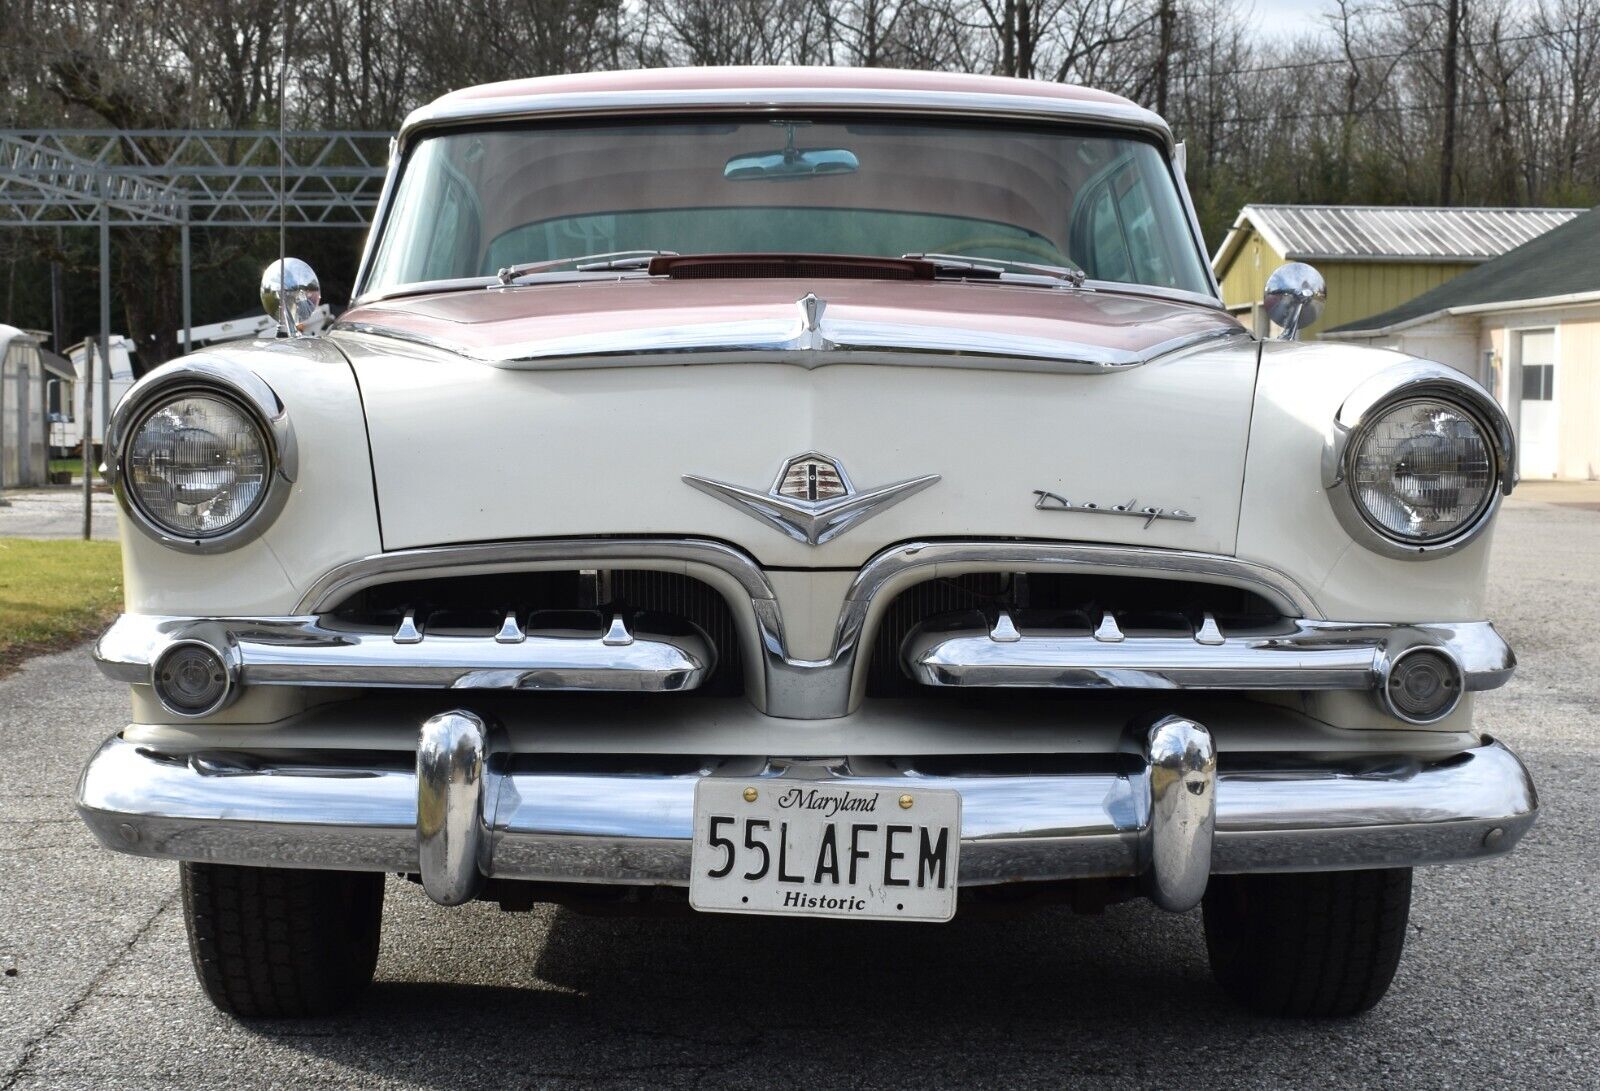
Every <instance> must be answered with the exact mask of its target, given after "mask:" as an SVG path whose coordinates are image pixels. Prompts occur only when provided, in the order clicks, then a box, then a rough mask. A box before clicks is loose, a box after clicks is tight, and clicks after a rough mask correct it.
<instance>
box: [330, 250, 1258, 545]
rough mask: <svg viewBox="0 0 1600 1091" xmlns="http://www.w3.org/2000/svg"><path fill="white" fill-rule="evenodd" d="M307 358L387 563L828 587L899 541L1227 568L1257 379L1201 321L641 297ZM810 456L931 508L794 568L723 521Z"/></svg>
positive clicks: (517, 312)
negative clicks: (706, 553)
mask: <svg viewBox="0 0 1600 1091" xmlns="http://www.w3.org/2000/svg"><path fill="white" fill-rule="evenodd" d="M331 336H332V338H333V340H334V342H335V343H336V344H338V345H339V346H340V347H341V348H342V349H343V350H344V352H345V353H346V355H347V356H348V357H349V358H350V360H351V363H352V366H353V367H354V369H355V373H356V377H357V380H358V382H359V384H360V387H361V394H362V399H363V403H364V405H365V407H366V412H367V418H368V420H367V424H368V432H369V436H370V440H371V447H372V455H373V463H374V481H375V485H376V488H377V495H378V508H379V512H380V518H381V523H382V532H383V543H384V547H385V548H386V549H399V548H411V547H417V546H425V545H435V544H444V543H452V542H470V541H495V540H507V539H522V538H544V537H568V536H591V535H624V534H626V535H673V536H679V535H682V536H700V537H712V538H719V539H722V540H725V541H730V542H733V543H735V544H738V545H739V546H741V547H742V548H744V549H746V550H747V551H748V552H750V553H751V554H752V555H754V556H755V557H756V558H757V559H758V560H760V561H761V562H763V563H765V564H768V565H777V566H790V567H801V568H836V567H856V566H859V565H860V564H861V563H863V562H864V561H865V560H866V559H867V558H869V557H870V556H871V555H872V554H873V553H876V552H877V551H879V550H880V549H882V548H884V547H885V546H888V545H890V544H893V543H896V542H901V541H906V540H910V539H918V538H950V537H1005V538H1039V539H1057V540H1077V541H1088V542H1117V543H1131V544H1137V545H1147V546H1163V547H1171V548H1182V549H1194V550H1203V551H1207V552H1217V553H1229V552H1231V551H1232V550H1233V547H1234V541H1235V532H1236V528H1237V522H1238V510H1239V492H1240V487H1241V480H1242V476H1243V466H1244V454H1245V444H1246V439H1247V436H1248V431H1249V418H1250V405H1251V400H1252V394H1253V389H1254V381H1255V368H1256V355H1257V354H1256V344H1255V343H1254V342H1253V341H1252V340H1251V339H1250V338H1249V337H1248V336H1247V335H1245V334H1244V332H1243V331H1242V330H1241V329H1240V328H1239V326H1238V325H1237V323H1236V322H1234V321H1233V319H1232V318H1231V317H1229V316H1227V315H1225V314H1222V313H1221V312H1219V311H1217V310H1216V309H1214V308H1209V307H1201V306H1195V305H1190V304H1184V303H1177V302H1168V301H1164V300H1156V299H1151V298H1148V297H1138V296H1131V295H1120V294H1112V293H1104V292H1087V291H1065V290H1059V289H1045V288H1040V289H1034V288H1020V287H1013V286H1009V285H1006V286H1002V285H995V284H971V283H952V284H945V283H936V284H928V283H919V284H899V283H885V282H866V281H816V280H811V281H797V280H706V281H666V280H654V279H653V280H640V281H626V280H623V281H609V282H606V283H603V284H595V283H593V282H585V283H568V284H555V285H548V284H547V285H540V286H537V287H530V288H519V289H513V290H507V291H467V292H455V293H449V294H442V293H441V294H436V295H424V296H417V297H409V298H402V299H395V300H389V301H384V302H380V303H376V304H369V305H365V306H361V307H358V308H354V309H352V310H351V311H350V312H348V313H347V314H346V315H345V316H344V317H343V318H342V319H341V320H340V322H339V323H338V325H337V326H336V327H335V330H334V332H333V333H332V335H331ZM646 365H657V366H646ZM812 452H815V453H819V454H822V455H825V456H828V457H830V458H832V459H835V460H837V462H838V464H839V465H840V467H841V468H842V469H843V470H844V472H845V474H846V476H847V477H848V478H849V479H850V480H851V483H852V485H853V486H854V487H855V489H856V490H857V491H858V492H859V493H870V492H872V491H874V490H876V489H879V488H881V487H885V486H890V485H895V484H899V483H902V482H906V481H911V480H915V479H923V478H928V477H931V476H935V475H936V476H937V481H936V482H934V483H932V484H931V485H927V486H925V487H923V488H921V489H920V490H916V491H914V492H912V491H908V492H907V493H906V494H905V496H904V498H903V499H901V500H900V501H899V502H897V503H895V504H894V505H893V506H886V507H883V508H881V509H877V510H875V511H874V512H873V514H872V515H871V517H870V518H858V519H856V520H854V521H852V522H850V524H849V526H848V529H847V530H846V531H844V532H842V533H839V534H838V535H837V536H836V537H833V538H832V539H831V540H829V541H826V542H823V543H822V544H819V545H813V544H809V543H808V542H805V541H798V540H795V539H794V538H792V537H790V536H788V535H786V534H785V533H783V532H782V531H781V530H780V529H778V528H777V527H775V526H773V525H772V524H771V522H770V521H766V520H763V519H761V518H758V517H753V516H752V514H751V510H750V507H751V505H749V504H743V505H741V504H739V503H729V502H727V501H728V499H729V497H728V495H727V493H728V492H729V491H730V490H732V491H738V490H745V491H746V492H749V493H753V494H756V497H755V499H756V500H758V501H759V499H760V495H761V494H764V493H766V492H767V491H768V490H769V489H772V488H773V487H774V484H775V481H776V478H777V476H778V474H779V472H780V471H781V470H782V469H783V468H784V466H785V464H786V463H787V461H788V460H789V459H791V458H793V457H795V456H799V455H804V454H808V453H812ZM686 476H694V477H698V478H701V479H703V480H702V481H700V482H698V483H697V484H691V483H689V482H687V481H686V480H685V478H686ZM707 481H709V482H715V483H720V484H721V485H723V486H727V487H728V488H726V489H721V490H719V489H717V488H715V487H711V488H707V487H706V482H707ZM1041 492H1043V493H1047V494H1049V495H1048V496H1046V497H1044V498H1043V499H1042V500H1041V497H1040V496H1039V493H1041ZM1091 503H1092V504H1096V505H1099V506H1100V507H1101V508H1111V507H1114V506H1116V505H1131V506H1134V507H1138V508H1145V507H1152V508H1158V509H1161V510H1162V511H1163V512H1164V513H1166V515H1165V516H1164V517H1160V518H1154V519H1151V518H1132V517H1126V516H1123V517H1114V516H1108V515H1105V514H1095V513H1093V512H1090V511H1084V510H1081V509H1082V506H1083V505H1086V504H1091ZM1041 504H1042V506H1041ZM1068 505H1070V506H1068ZM757 506H759V505H757ZM1177 511H1181V512H1182V513H1183V516H1180V517H1171V516H1172V513H1174V512H1177ZM1184 516H1192V519H1190V518H1186V517H1184Z"/></svg>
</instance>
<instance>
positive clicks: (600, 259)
mask: <svg viewBox="0 0 1600 1091" xmlns="http://www.w3.org/2000/svg"><path fill="white" fill-rule="evenodd" d="M677 256H678V252H677V251H676V250H614V251H612V252H611V253H609V254H584V255H581V256H579V257H575V258H552V259H550V260H549V261H530V262H524V263H523V264H521V265H508V266H506V267H505V268H504V269H502V270H500V272H499V274H498V275H499V277H500V283H501V284H514V283H516V282H517V281H518V280H519V279H521V278H522V277H525V276H528V275H529V274H532V273H545V272H552V271H554V270H557V269H563V268H568V267H570V268H571V269H572V271H573V272H575V273H604V272H610V271H613V270H617V269H646V268H648V267H649V265H650V263H651V262H652V261H653V260H655V259H656V258H671V257H677Z"/></svg>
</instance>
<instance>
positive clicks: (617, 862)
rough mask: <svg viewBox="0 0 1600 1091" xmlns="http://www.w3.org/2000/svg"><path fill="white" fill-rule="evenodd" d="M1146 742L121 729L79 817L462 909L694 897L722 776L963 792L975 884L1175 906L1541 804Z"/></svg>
mask: <svg viewBox="0 0 1600 1091" xmlns="http://www.w3.org/2000/svg"><path fill="white" fill-rule="evenodd" d="M1138 743H1139V749H1140V750H1141V751H1142V753H1143V760H1142V761H1141V760H1140V759H1139V757H1138V756H1137V755H1123V756H1122V757H1123V758H1125V759H1127V761H1126V762H1125V764H1124V765H1123V766H1122V767H1121V768H1119V769H1114V768H1112V767H1110V766H1107V765H1104V764H1103V763H1102V764H1101V765H1100V766H1099V767H1094V766H1086V767H1084V768H1083V769H1082V771H1066V772H1056V771H1051V772H1026V771H1023V772H1016V773H1009V772H1006V773H1002V772H987V771H983V770H982V769H976V770H974V771H970V772H962V773H959V774H957V773H944V772H939V773H935V772H925V771H920V770H918V769H917V768H916V767H915V765H914V763H909V762H904V761H894V760H889V759H870V758H851V759H843V760H829V761H788V760H780V759H755V758H727V759H716V760H707V761H704V762H700V763H698V764H699V767H698V768H682V769H676V770H674V769H670V768H666V767H665V766H663V767H661V768H660V770H659V771H658V772H654V773H651V772H640V771H637V770H630V771H627V772H607V771H598V770H584V769H582V768H581V767H580V768H578V769H574V768H572V766H571V759H568V761H567V763H566V765H565V766H563V765H560V764H556V763H553V762H552V761H548V760H545V761H541V760H539V759H537V758H533V757H520V758H518V757H513V756H512V755H508V754H505V753H496V751H495V746H494V739H493V737H492V736H491V735H490V734H489V732H488V731H487V730H486V729H485V728H484V727H483V721H481V720H480V719H479V718H478V717H477V716H475V715H474V714H472V713H470V712H465V711H460V712H455V713H447V714H445V715H444V716H440V717H434V718H433V720H431V721H430V730H427V731H424V732H423V734H422V736H421V741H420V745H419V753H418V755H417V756H416V758H415V760H414V761H413V760H411V759H408V758H407V757H406V756H404V755H398V756H395V757H394V758H393V759H392V760H389V761H387V762H385V761H380V760H378V759H373V758H370V757H366V756H363V757H362V758H360V759H358V758H356V757H354V756H352V758H351V760H350V761H349V762H348V763H346V764H334V763H321V764H311V763H309V762H306V761H299V760H295V759H293V758H291V757H287V756H278V757H273V756H268V755H258V756H250V755H244V754H237V753H233V754H217V753H209V754H191V755H184V756H178V755H164V754H159V753H156V752H154V751H151V750H149V749H146V748H143V747H139V746H136V745H134V744H132V743H128V742H125V741H124V740H123V739H121V738H120V737H113V738H111V739H109V740H107V742H106V743H105V744H104V745H103V746H102V747H101V748H100V750H99V751H98V752H97V753H96V754H95V756H94V757H93V758H92V759H91V760H90V762H89V764H88V766H87V767H86V768H85V769H84V772H83V777H82V780H81V782H80V785H79V795H78V808H79V813H80V814H81V815H82V816H83V818H84V820H85V821H86V822H87V823H88V824H89V826H90V828H91V829H93V830H94V832H95V835H96V836H97V837H98V838H99V839H100V840H101V842H102V843H104V844H105V845H106V847H108V848H111V849H116V850H119V851H122V852H129V853H133V854H136V855H142V856H151V857H160V858H168V859H180V860H203V861H212V862H217V863H231V864H248V865H261V866H284V867H321V868H340V869H347V870H370V871H395V872H410V873H421V874H423V877H424V883H425V885H426V886H427V888H428V890H429V892H430V893H433V894H435V896H436V897H439V898H440V899H441V900H443V901H457V900H462V899H464V898H465V897H468V896H470V892H471V890H472V889H473V888H474V887H475V885H476V883H477V881H478V878H479V876H491V877H498V878H509V879H537V880H549V881H563V882H595V883H629V884H652V885H684V884H686V883H687V882H688V879H689V861H690V837H691V832H692V829H693V818H694V814H693V811H694V787H695V784H696V782H697V781H698V780H699V779H700V778H702V777H706V776H730V777H740V778H745V779H750V780H753V781H758V782H759V781H763V780H766V781H771V780H791V781H792V780H807V779H809V780H815V779H826V780H829V781H832V782H834V783H840V782H844V783H848V784H851V785H859V786H866V785H872V786H880V787H889V788H891V789H893V788H897V787H909V786H920V787H924V788H949V789H954V790H956V791H959V792H960V793H961V797H962V809H961V811H962V830H961V868H960V875H961V882H962V884H963V885H985V884H995V883H1007V882H1017V881H1024V880H1057V879H1075V878H1089V877H1105V876H1143V877H1144V878H1145V881H1146V883H1147V885H1148V888H1149V889H1150V891H1151V893H1152V896H1154V897H1155V898H1156V900H1157V901H1158V903H1159V904H1162V905H1164V906H1166V907H1168V908H1173V909H1182V908H1185V907H1187V906H1189V905H1193V904H1194V903H1195V902H1196V901H1198V899H1199V897H1200V894H1201V893H1202V892H1203V891H1204V887H1205V879H1206V877H1207V876H1208V875H1210V874H1218V873H1228V872H1261V871H1321V870H1338V869H1350V868H1372V867H1402V866H1411V865H1415V864H1429V863H1443V862H1448V861H1458V860H1471V859H1477V858H1482V857H1488V856H1494V855H1498V854H1500V853H1503V852H1506V851H1508V850H1510V849H1511V848H1512V846H1514V845H1515V844H1516V843H1517V841H1518V839H1519V838H1520V837H1521V836H1522V834H1523V833H1524V832H1525V831H1526V830H1527V829H1528V827H1529V826H1530V825H1532V823H1533V820H1534V816H1535V814H1536V812H1537V808H1538V804H1537V799H1536V796H1535V793H1534V788H1533V783H1532V781H1531V780H1530V778H1529V776H1528V773H1527V770H1526V769H1525V768H1524V767H1523V765H1522V763H1521V762H1520V761H1519V760H1518V759H1517V757H1516V755H1514V754H1513V753H1512V752H1511V751H1510V750H1508V749H1507V748H1506V747H1504V746H1502V745H1501V744H1499V743H1498V742H1493V741H1486V742H1484V743H1483V744H1482V745H1480V746H1478V747H1475V748H1473V749H1471V750H1468V751H1465V752H1463V753H1460V754H1457V755H1454V756H1451V757H1449V758H1446V759H1442V760H1423V761H1419V760H1417V759H1413V758H1406V757H1395V758H1385V759H1373V758H1362V759H1351V760H1316V759H1314V758H1311V757H1309V756H1305V755H1294V756H1285V757H1280V758H1277V759H1275V760H1269V759H1266V758H1250V757H1246V756H1228V755H1224V756H1223V757H1222V758H1220V759H1219V758H1217V756H1216V754H1215V751H1214V749H1213V748H1212V744H1211V740H1210V734H1209V732H1207V731H1206V729H1205V728H1204V727H1202V726H1201V725H1199V724H1196V723H1195V722H1194V721H1191V720H1186V719H1182V718H1179V717H1167V718H1166V719H1164V720H1161V721H1159V722H1158V723H1156V724H1155V725H1154V726H1153V727H1151V728H1149V729H1148V730H1146V731H1141V732H1140V733H1139V735H1138ZM479 753H483V754H486V755H487V757H486V760H485V761H484V763H483V765H482V767H481V774H480V773H479V772H478V771H477V770H478V769H479V767H478V766H477V765H476V764H475V759H474V755H476V754H479ZM663 760H665V759H663ZM972 760H973V761H974V762H981V761H982V759H972ZM419 800H420V801H421V806H420V807H419ZM419 815H420V816H421V819H420V820H419ZM419 846H420V847H419Z"/></svg>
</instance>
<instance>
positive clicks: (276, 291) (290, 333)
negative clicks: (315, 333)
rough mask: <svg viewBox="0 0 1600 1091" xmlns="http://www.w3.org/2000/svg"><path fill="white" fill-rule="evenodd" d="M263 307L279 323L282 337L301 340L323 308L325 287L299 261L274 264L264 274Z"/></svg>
mask: <svg viewBox="0 0 1600 1091" xmlns="http://www.w3.org/2000/svg"><path fill="white" fill-rule="evenodd" d="M261 306H262V308H263V309H265V310H266V312H267V315H268V316H269V317H270V318H273V319H275V320H276V321H277V323H278V336H279V337H299V336H301V330H302V329H303V328H304V326H305V324H306V323H307V322H309V321H310V320H311V316H312V315H314V314H316V313H317V308H318V307H320V306H322V285H321V284H320V283H319V282H318V281H317V274H316V273H315V272H313V271H312V269H311V266H309V265H307V264H306V263H305V262H303V261H301V260H300V259H299V258H284V259H282V260H281V261H275V262H273V263H272V264H271V265H269V266H267V268H266V271H265V272H264V273H262V274H261Z"/></svg>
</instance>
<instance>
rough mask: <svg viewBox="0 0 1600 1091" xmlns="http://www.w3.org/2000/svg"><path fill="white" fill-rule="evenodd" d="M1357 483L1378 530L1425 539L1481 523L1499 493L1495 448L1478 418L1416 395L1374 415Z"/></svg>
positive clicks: (1354, 467) (1353, 471)
mask: <svg viewBox="0 0 1600 1091" xmlns="http://www.w3.org/2000/svg"><path fill="white" fill-rule="evenodd" d="M1350 490H1351V493H1352V495H1353V496H1354V497H1355V501H1356V506H1357V507H1358V508H1359V509H1360V511H1361V515H1362V517H1363V518H1364V519H1366V520H1367V522H1369V523H1371V524H1372V526H1373V527H1374V529H1376V530H1377V531H1378V532H1379V533H1381V534H1384V535H1386V536H1387V537H1389V538H1392V539H1394V540H1396V541H1399V542H1404V543H1408V544H1414V545H1418V546H1423V545H1427V544H1429V543H1432V542H1440V541H1445V540H1447V539H1449V538H1450V537H1451V536H1452V535H1454V534H1456V533H1458V532H1460V531H1462V530H1464V529H1467V528H1470V527H1472V526H1474V525H1475V524H1476V523H1477V521H1478V519H1479V517H1481V516H1482V515H1483V513H1484V511H1485V510H1487V509H1488V507H1489V505H1490V504H1491V503H1493V501H1494V496H1495V455H1494V449H1493V447H1492V445H1491V443H1490V440H1489V436H1488V434H1487V433H1486V432H1485V431H1484V428H1483V426H1482V425H1481V424H1479V423H1478V421H1477V419H1476V418H1475V417H1473V416H1472V415H1471V414H1470V413H1468V412H1467V411H1466V410H1465V409H1462V408H1461V407H1460V406H1458V405H1454V404H1452V403H1450V402H1448V401H1444V400H1441V399H1437V398H1411V399H1408V400H1406V401H1401V402H1397V403H1395V404H1394V405H1391V406H1388V407H1387V408H1385V409H1383V410H1381V411H1380V412H1378V413H1377V414H1376V415H1374V417H1373V419H1372V421H1371V423H1370V424H1368V425H1367V426H1366V427H1364V428H1362V429H1361V432H1360V434H1359V435H1357V436H1356V437H1355V438H1354V442H1353V443H1352V451H1351V460H1350Z"/></svg>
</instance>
